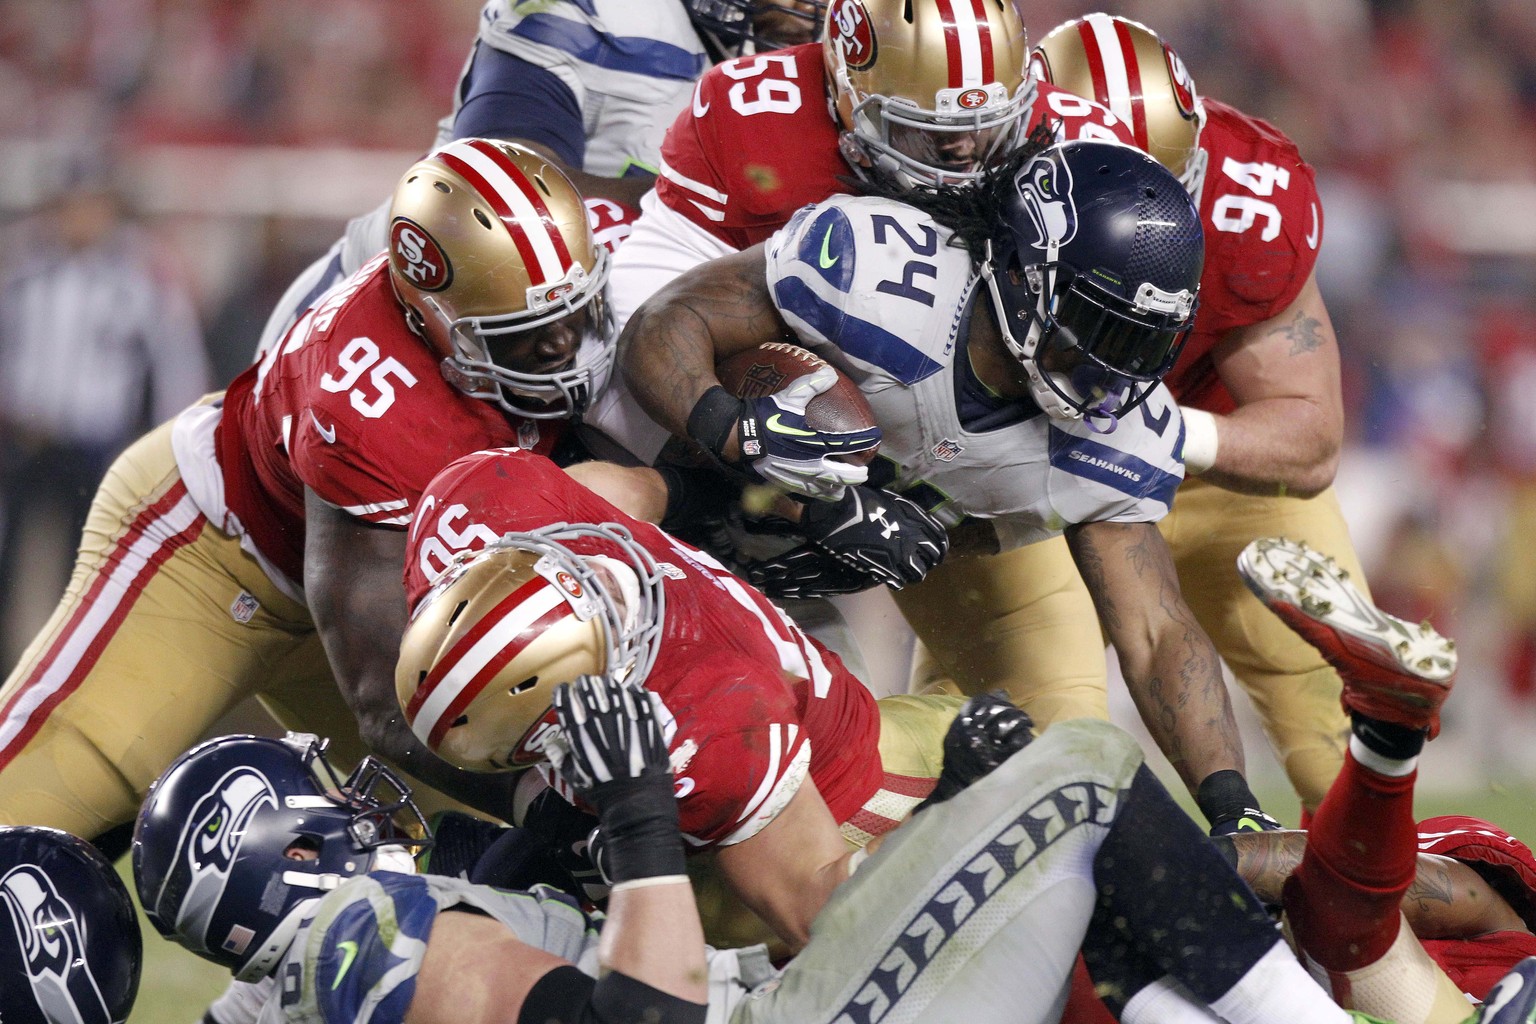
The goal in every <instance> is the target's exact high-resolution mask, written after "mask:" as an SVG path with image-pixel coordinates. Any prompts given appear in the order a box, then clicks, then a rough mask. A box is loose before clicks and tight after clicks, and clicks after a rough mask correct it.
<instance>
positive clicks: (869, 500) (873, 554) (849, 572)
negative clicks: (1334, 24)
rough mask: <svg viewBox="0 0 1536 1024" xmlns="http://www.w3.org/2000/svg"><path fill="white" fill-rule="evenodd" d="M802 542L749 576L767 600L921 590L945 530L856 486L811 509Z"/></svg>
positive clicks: (944, 542) (897, 500)
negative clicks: (876, 588)
mask: <svg viewBox="0 0 1536 1024" xmlns="http://www.w3.org/2000/svg"><path fill="white" fill-rule="evenodd" d="M800 533H801V534H803V535H804V536H805V538H806V540H807V543H806V544H803V545H801V546H800V547H798V548H795V549H793V550H791V551H788V552H785V553H784V554H783V555H780V556H778V557H777V558H772V559H765V560H763V561H760V562H756V563H754V564H753V565H751V566H750V567H749V569H748V575H749V576H750V578H751V580H752V582H753V583H754V584H756V585H757V586H759V587H761V588H762V589H763V591H764V592H765V593H766V594H767V595H768V596H769V597H781V598H802V597H831V596H834V595H837V594H852V593H857V592H858V591H861V590H868V589H869V588H870V587H874V586H879V585H881V584H884V585H885V586H888V587H890V588H891V589H892V590H900V589H901V588H902V587H904V586H906V585H907V584H908V583H920V582H922V580H923V579H924V577H926V576H927V575H928V572H929V570H931V569H932V568H933V567H934V566H935V565H938V564H939V562H941V561H943V559H944V555H945V554H946V553H947V552H948V551H949V534H948V533H947V532H946V531H945V529H944V527H943V525H942V524H941V523H940V522H939V521H938V520H937V519H935V518H933V516H931V515H929V514H928V513H927V512H926V511H924V510H923V508H922V507H921V506H920V505H918V504H917V503H916V502H914V501H911V500H909V499H907V498H903V497H902V496H901V495H899V494H892V493H890V492H889V491H883V490H880V489H879V488H875V487H864V486H854V487H849V488H847V489H846V490H845V491H844V492H843V496H842V498H841V499H839V500H838V501H835V502H811V503H809V504H807V505H806V506H805V510H804V512H803V513H802V515H801V518H800Z"/></svg>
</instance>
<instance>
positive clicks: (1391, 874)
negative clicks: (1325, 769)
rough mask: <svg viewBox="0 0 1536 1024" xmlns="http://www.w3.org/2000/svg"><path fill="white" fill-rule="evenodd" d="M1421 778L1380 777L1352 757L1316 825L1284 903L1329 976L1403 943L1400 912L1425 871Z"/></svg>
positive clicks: (1294, 926)
mask: <svg viewBox="0 0 1536 1024" xmlns="http://www.w3.org/2000/svg"><path fill="white" fill-rule="evenodd" d="M1417 775H1418V773H1417V772H1414V773H1412V774H1410V775H1405V776H1403V777H1401V778H1389V777H1387V776H1385V775H1378V774H1377V773H1376V772H1373V771H1371V770H1370V769H1368V768H1364V767H1362V766H1361V765H1360V764H1359V763H1358V762H1356V761H1355V759H1354V756H1353V755H1352V754H1349V753H1346V754H1345V755H1344V767H1343V769H1342V770H1340V772H1339V777H1338V778H1337V779H1335V780H1334V783H1333V785H1332V786H1331V787H1330V788H1329V790H1328V794H1327V795H1326V796H1325V797H1324V798H1323V802H1322V804H1321V805H1320V806H1319V807H1318V809H1317V813H1316V814H1315V815H1314V816H1313V818H1312V826H1311V828H1310V829H1309V830H1308V832H1307V852H1306V854H1305V855H1304V856H1303V857H1302V859H1301V864H1300V866H1299V867H1297V869H1296V871H1295V873H1293V874H1292V875H1291V877H1290V879H1289V880H1287V882H1286V883H1285V890H1284V897H1283V898H1284V903H1285V912H1286V916H1287V917H1288V918H1289V919H1290V923H1291V929H1292V931H1293V932H1294V934H1295V936H1296V939H1297V941H1298V942H1299V943H1300V945H1301V948H1302V949H1304V950H1306V952H1307V953H1308V954H1309V955H1310V956H1311V957H1312V958H1313V959H1314V960H1316V961H1317V962H1318V963H1319V964H1321V965H1322V966H1323V967H1325V968H1327V969H1328V970H1331V971H1350V970H1354V969H1356V968H1359V967H1365V966H1367V965H1368V964H1373V963H1375V962H1376V961H1377V960H1379V959H1381V957H1382V955H1383V954H1385V953H1386V951H1387V949H1388V948H1389V947H1390V946H1391V945H1392V942H1393V940H1394V939H1396V938H1397V929H1398V924H1399V913H1398V910H1399V905H1400V904H1401V903H1402V898H1403V893H1405V892H1407V891H1408V886H1409V885H1410V884H1412V882H1413V876H1414V872H1415V869H1416V867H1417V864H1418V831H1417V829H1416V827H1415V824H1414V820H1413V782H1414V779H1415V778H1416V777H1417Z"/></svg>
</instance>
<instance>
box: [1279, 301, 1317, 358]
mask: <svg viewBox="0 0 1536 1024" xmlns="http://www.w3.org/2000/svg"><path fill="white" fill-rule="evenodd" d="M1322 328H1323V323H1322V321H1321V320H1319V319H1317V318H1316V317H1313V316H1308V315H1307V314H1306V313H1303V312H1298V313H1297V314H1296V316H1295V317H1294V318H1293V319H1292V320H1291V322H1290V323H1289V324H1287V325H1285V326H1284V327H1279V328H1276V329H1275V333H1276V334H1281V335H1284V336H1285V337H1287V338H1289V339H1290V340H1291V355H1293V356H1299V355H1305V354H1306V353H1308V352H1315V351H1317V350H1318V349H1320V348H1322V347H1323V331H1322Z"/></svg>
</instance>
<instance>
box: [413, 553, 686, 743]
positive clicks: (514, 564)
mask: <svg viewBox="0 0 1536 1024" xmlns="http://www.w3.org/2000/svg"><path fill="white" fill-rule="evenodd" d="M573 542H577V543H580V545H581V547H583V548H584V549H590V550H594V551H602V552H604V553H603V554H589V555H578V554H576V553H575V552H573V551H572V550H571V549H570V548H569V547H567V545H568V544H571V543H573ZM661 580H662V577H661V573H660V571H659V570H658V568H657V565H656V560H655V559H653V558H652V557H651V556H650V554H649V553H648V552H647V551H646V550H645V549H644V548H642V547H641V546H640V545H639V544H637V543H635V541H634V539H633V538H632V537H631V536H630V533H629V531H628V530H627V529H626V528H624V527H623V526H620V525H618V524H616V523H600V524H576V525H572V524H569V523H557V524H555V525H553V526H547V527H544V528H542V529H539V530H534V531H531V532H529V533H509V534H507V535H506V536H504V537H502V538H501V539H500V540H499V541H497V542H496V543H495V544H492V545H490V546H489V547H487V548H484V549H483V550H480V551H474V552H468V553H466V554H465V555H463V556H461V557H460V558H459V559H458V560H456V561H455V562H454V563H453V564H452V565H450V566H449V568H448V569H447V571H446V572H444V573H443V575H442V577H441V578H439V579H438V581H437V582H436V583H435V584H434V585H433V587H432V589H431V590H430V591H428V592H427V594H426V596H424V597H423V598H422V600H421V603H420V604H419V605H418V607H417V609H416V612H415V615H414V617H413V618H412V620H411V622H410V624H409V625H408V626H407V627H406V630H405V637H404V639H403V640H402V641H401V645H400V661H399V663H398V664H397V666H396V668H395V693H396V695H397V696H398V697H399V698H400V706H401V707H402V708H403V709H404V710H405V718H406V721H407V723H409V725H410V727H411V731H412V732H414V733H415V734H416V737H417V738H418V739H420V740H421V741H422V742H423V743H425V744H426V745H427V746H428V747H429V748H430V749H431V750H432V752H433V753H434V754H436V755H437V756H438V757H441V758H442V759H443V760H445V761H447V762H449V763H450V764H455V765H458V766H459V767H460V768H466V769H468V770H470V771H479V772H490V771H507V770H511V769H521V768H526V767H528V766H529V765H532V764H536V763H538V762H539V761H542V760H543V759H544V755H543V752H542V747H541V743H540V740H541V738H542V736H543V733H544V731H545V730H544V729H543V728H540V726H541V725H544V724H545V723H552V722H553V721H554V717H553V711H552V706H551V702H552V701H553V699H554V696H553V695H554V690H555V687H557V686H559V685H560V684H561V683H570V682H574V681H575V680H576V679H577V678H578V677H580V676H584V675H607V676H612V677H614V678H616V679H619V680H622V681H626V682H631V683H634V684H636V685H639V684H640V683H643V682H644V680H645V678H646V676H647V675H648V674H649V672H650V670H651V665H652V664H653V663H654V662H655V660H656V652H657V649H658V648H659V647H660V644H661V632H662V625H663V615H664V614H665V611H666V604H665V597H664V594H663V591H662V583H661Z"/></svg>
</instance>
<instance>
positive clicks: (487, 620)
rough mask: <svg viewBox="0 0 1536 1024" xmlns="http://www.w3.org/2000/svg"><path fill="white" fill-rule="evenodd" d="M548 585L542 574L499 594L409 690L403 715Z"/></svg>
mask: <svg viewBox="0 0 1536 1024" xmlns="http://www.w3.org/2000/svg"><path fill="white" fill-rule="evenodd" d="M548 585H549V584H548V582H547V581H545V579H544V578H543V577H542V576H535V577H533V578H532V579H530V580H529V581H528V582H526V583H524V584H523V585H522V586H520V587H518V588H517V589H516V590H514V591H512V593H510V594H508V595H507V596H506V597H504V598H502V599H501V601H500V602H499V603H498V604H497V605H496V607H495V608H493V609H491V612H490V614H489V615H482V616H481V617H480V621H479V622H477V623H475V624H474V625H473V626H471V627H470V628H469V629H468V630H466V631H465V633H464V635H463V636H461V637H459V639H458V640H457V641H456V642H455V643H454V645H453V647H452V649H450V650H449V652H448V654H447V655H446V656H444V657H442V658H440V659H438V662H437V664H436V665H434V666H433V667H432V670H431V671H430V672H428V673H427V678H425V679H423V680H422V681H421V682H420V684H418V685H417V687H416V692H415V693H413V694H411V699H410V702H409V703H407V704H406V706H405V716H406V717H407V718H411V719H414V718H415V717H416V713H417V712H418V711H420V710H421V706H422V704H424V703H426V700H427V698H428V697H430V696H431V695H432V691H433V690H435V689H437V685H438V684H439V683H441V682H442V681H443V677H444V676H445V675H447V674H448V673H449V672H450V671H452V669H453V667H454V666H455V665H457V664H458V662H459V659H460V658H462V657H463V656H464V654H465V652H467V651H469V650H470V649H471V648H473V647H474V646H475V644H477V643H479V642H480V639H481V638H482V637H484V636H485V635H486V634H487V633H489V632H490V631H491V629H492V627H494V626H495V625H496V624H497V623H499V622H501V620H502V619H503V618H505V617H506V615H507V613H508V612H510V611H511V610H512V609H513V608H516V607H517V606H518V605H520V604H522V603H523V602H524V601H526V600H528V598H530V597H532V596H533V594H534V592H535V591H537V590H538V589H539V588H540V587H541V586H548Z"/></svg>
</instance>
